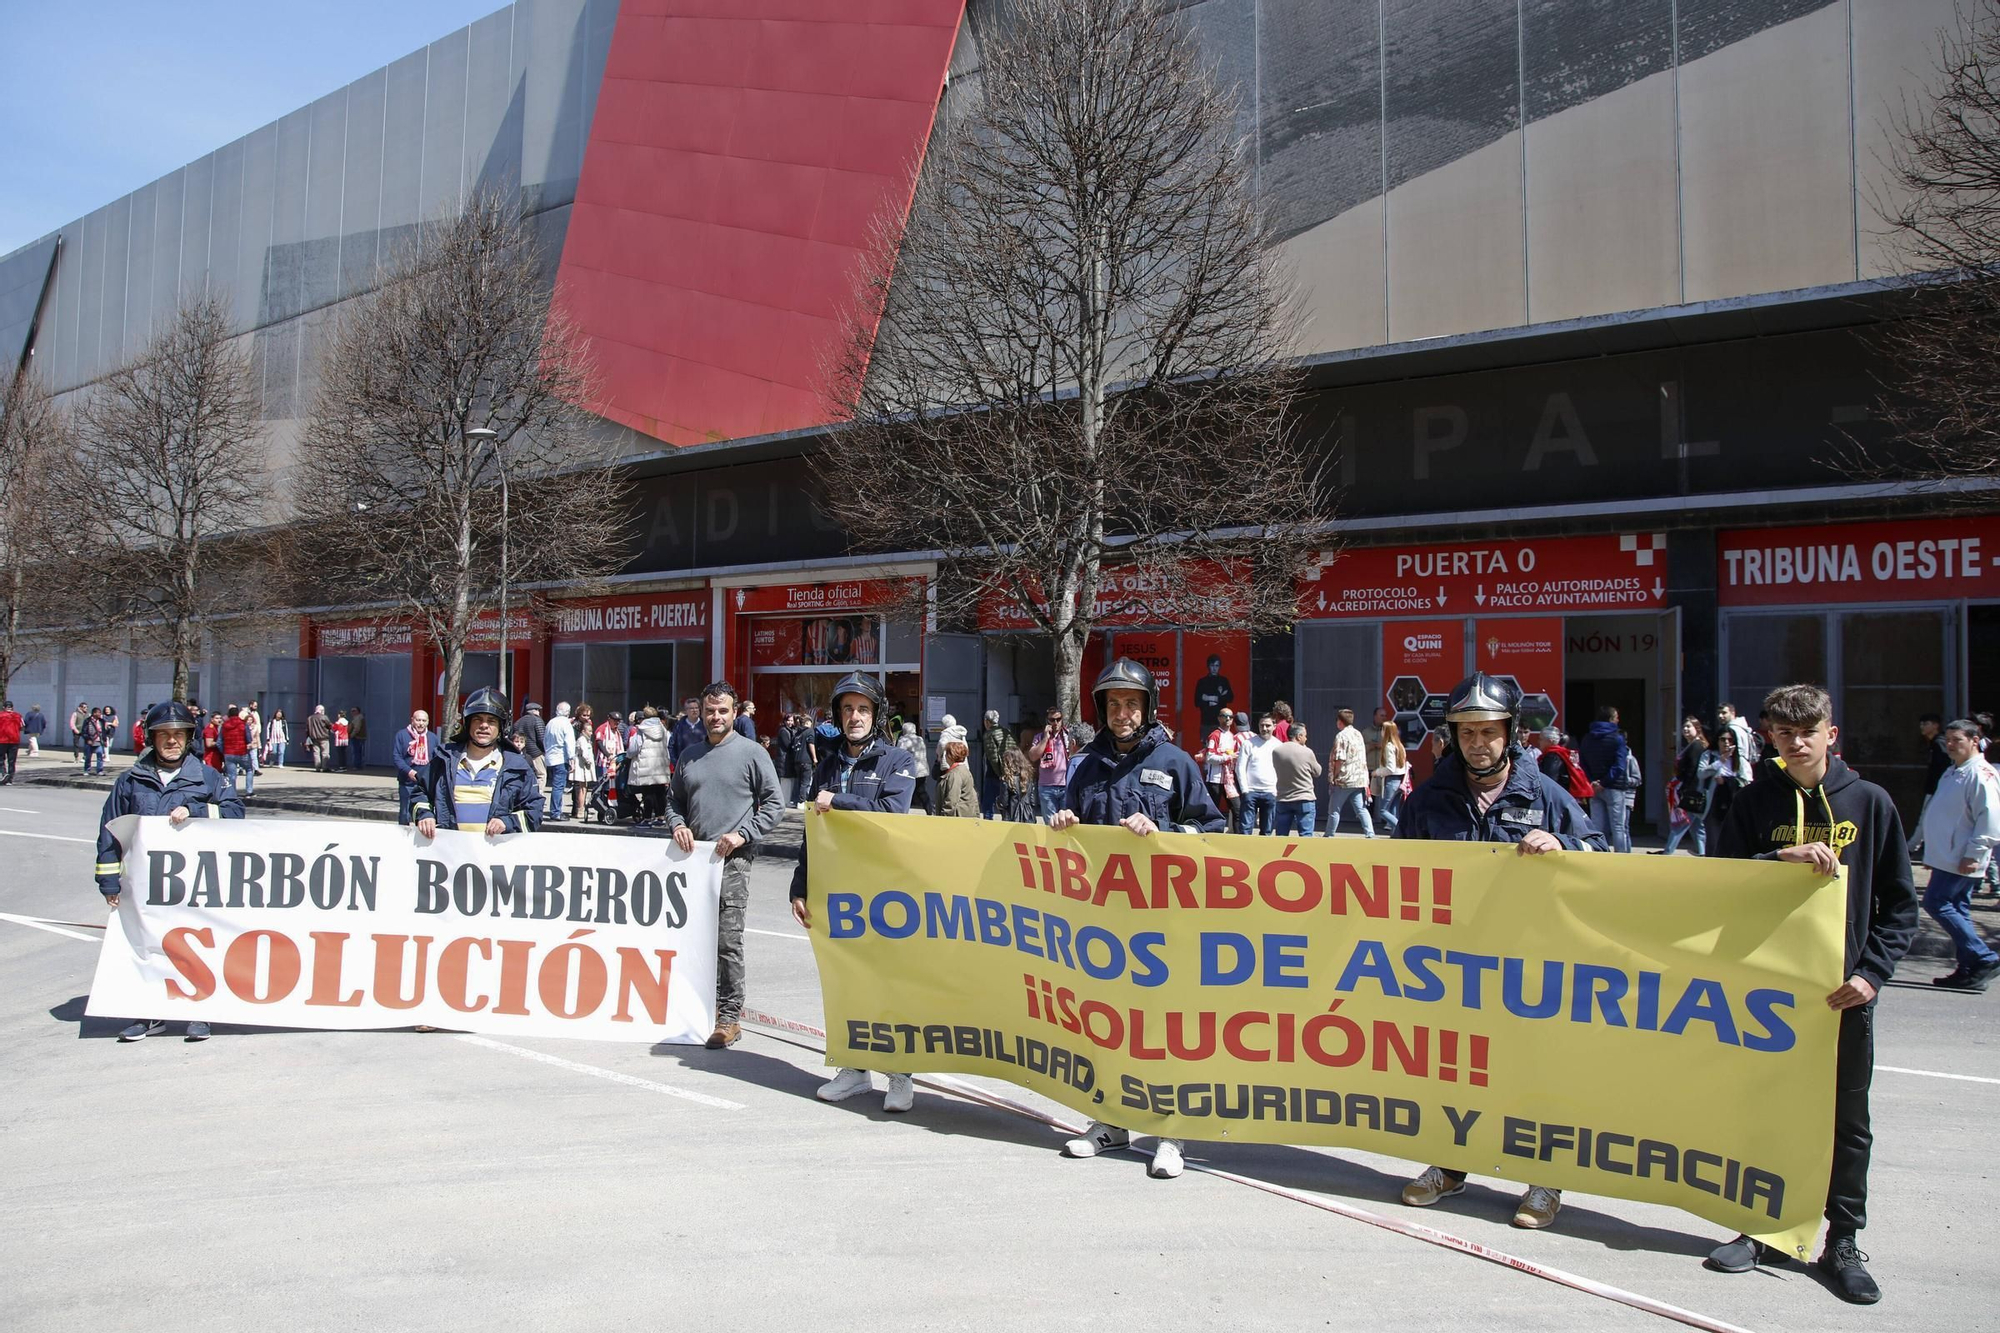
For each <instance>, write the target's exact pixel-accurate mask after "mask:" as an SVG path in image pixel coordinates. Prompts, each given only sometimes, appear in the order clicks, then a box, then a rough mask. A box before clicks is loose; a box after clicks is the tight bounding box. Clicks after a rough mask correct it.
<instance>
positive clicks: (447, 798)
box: [410, 688, 542, 838]
mask: <svg viewBox="0 0 2000 1333" xmlns="http://www.w3.org/2000/svg"><path fill="white" fill-rule="evenodd" d="M507 718H508V712H507V696H506V695H504V694H502V693H500V691H498V690H494V689H484V688H482V689H477V690H474V691H473V692H472V693H471V694H470V695H469V696H467V698H466V700H465V715H464V717H463V718H461V719H460V721H459V724H458V734H457V735H455V736H453V737H452V739H451V743H450V744H448V745H439V746H434V747H433V748H432V750H431V761H430V764H429V766H428V767H426V768H425V769H424V770H423V771H422V776H421V777H420V779H419V781H418V787H419V790H418V792H417V794H416V799H415V800H414V801H413V802H412V803H411V806H410V813H411V815H413V816H414V817H415V818H416V821H417V832H418V833H420V834H422V835H423V836H424V837H426V838H432V837H436V836H437V831H438V830H439V829H441V828H448V829H466V830H468V831H469V830H472V829H480V828H483V829H484V830H485V832H486V836H487V837H489V838H497V837H499V836H500V835H501V834H503V833H532V832H533V831H534V830H536V829H538V828H540V827H541V826H542V789H541V784H540V783H538V782H536V781H535V770H534V769H532V768H530V767H528V761H527V760H526V759H525V758H523V757H522V756H521V755H520V754H519V753H517V752H516V751H515V750H514V748H513V747H512V746H510V745H508V744H507V743H506V741H507Z"/></svg>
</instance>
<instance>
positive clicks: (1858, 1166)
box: [1826, 1004, 1875, 1233]
mask: <svg viewBox="0 0 2000 1333" xmlns="http://www.w3.org/2000/svg"><path fill="white" fill-rule="evenodd" d="M1874 1079H1875V1006H1874V1005H1872V1004H1868V1005H1863V1006H1861V1007H1860V1008H1858V1009H1847V1010H1843V1011H1842V1012H1841V1015H1840V1057H1839V1060H1838V1062H1837V1072H1836V1074H1835V1076H1834V1094H1833V1175H1832V1176H1831V1177H1830V1178H1829V1179H1828V1180H1827V1183H1826V1221H1827V1227H1828V1229H1829V1230H1831V1231H1845V1232H1849V1233H1852V1232H1856V1231H1859V1230H1861V1228H1863V1227H1865V1226H1867V1225H1868V1154H1869V1150H1870V1149H1871V1148H1872V1147H1873V1146H1874V1143H1875V1131H1874V1129H1873V1128H1872V1127H1871V1125H1870V1124H1869V1119H1868V1086H1869V1084H1871V1083H1872V1082H1874Z"/></svg>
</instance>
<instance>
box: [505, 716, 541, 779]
mask: <svg viewBox="0 0 2000 1333" xmlns="http://www.w3.org/2000/svg"><path fill="white" fill-rule="evenodd" d="M512 739H513V742H514V748H515V749H516V750H519V751H520V752H521V757H522V758H523V759H526V760H527V761H528V762H529V763H530V764H532V765H534V769H535V781H536V782H537V783H543V782H547V781H548V780H549V769H548V756H547V752H548V745H549V724H548V723H546V722H544V721H542V706H541V705H540V704H538V703H536V702H534V701H533V700H532V699H531V700H529V701H528V702H527V703H525V704H523V705H521V720H520V721H519V722H516V723H515V724H514V735H513V738H512Z"/></svg>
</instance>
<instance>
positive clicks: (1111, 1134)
mask: <svg viewBox="0 0 2000 1333" xmlns="http://www.w3.org/2000/svg"><path fill="white" fill-rule="evenodd" d="M1131 1141H1132V1136H1131V1134H1130V1133H1128V1132H1126V1131H1125V1130H1122V1129H1120V1128H1118V1126H1116V1125H1107V1124H1105V1123H1104V1122H1103V1121H1101V1120H1093V1121H1091V1122H1090V1123H1089V1124H1087V1125H1085V1126H1084V1127H1083V1133H1081V1134H1079V1135H1077V1136H1076V1137H1075V1138H1073V1139H1071V1140H1070V1141H1069V1142H1068V1143H1065V1144H1064V1145H1063V1156H1065V1157H1095V1156H1097V1154H1099V1153H1101V1152H1109V1151H1111V1149H1113V1148H1122V1147H1124V1146H1125V1145H1126V1144H1128V1143H1130V1142H1131Z"/></svg>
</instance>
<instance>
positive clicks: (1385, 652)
mask: <svg viewBox="0 0 2000 1333" xmlns="http://www.w3.org/2000/svg"><path fill="white" fill-rule="evenodd" d="M1464 677H1465V622H1464V621H1463V620H1396V621H1390V622H1389V623H1387V624H1385V625H1383V626H1382V682H1383V684H1382V696H1383V697H1382V706H1383V707H1384V708H1387V709H1389V710H1390V711H1391V712H1392V713H1393V714H1394V715H1395V720H1396V728H1397V730H1398V731H1400V732H1401V733H1402V737H1403V744H1404V745H1406V746H1408V747H1409V751H1410V777H1411V781H1412V782H1422V781H1423V780H1424V779H1425V778H1427V777H1429V776H1430V775H1431V769H1432V768H1433V767H1434V763H1435V761H1434V760H1433V759H1432V758H1431V749H1430V745H1429V744H1428V741H1429V737H1430V734H1431V733H1432V732H1438V733H1439V734H1443V728H1444V705H1445V699H1446V697H1447V696H1448V695H1449V694H1450V693H1451V687H1452V686H1454V685H1456V684H1458V682H1459V681H1460V680H1462V679H1464ZM1357 711H1358V710H1357ZM1355 721H1356V722H1357V723H1365V722H1366V721H1367V719H1364V718H1359V717H1357V718H1356V719H1355Z"/></svg>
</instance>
